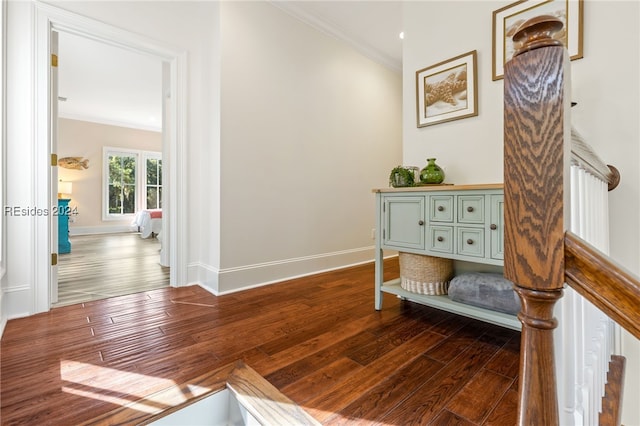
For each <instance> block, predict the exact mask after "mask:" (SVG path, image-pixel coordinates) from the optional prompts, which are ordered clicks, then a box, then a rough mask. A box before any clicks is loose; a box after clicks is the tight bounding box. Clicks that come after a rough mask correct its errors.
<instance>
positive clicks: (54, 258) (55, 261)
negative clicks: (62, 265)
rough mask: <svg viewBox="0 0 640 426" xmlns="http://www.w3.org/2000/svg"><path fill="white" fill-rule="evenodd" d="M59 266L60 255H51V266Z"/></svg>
mask: <svg viewBox="0 0 640 426" xmlns="http://www.w3.org/2000/svg"><path fill="white" fill-rule="evenodd" d="M57 264H58V253H51V266H56V265H57Z"/></svg>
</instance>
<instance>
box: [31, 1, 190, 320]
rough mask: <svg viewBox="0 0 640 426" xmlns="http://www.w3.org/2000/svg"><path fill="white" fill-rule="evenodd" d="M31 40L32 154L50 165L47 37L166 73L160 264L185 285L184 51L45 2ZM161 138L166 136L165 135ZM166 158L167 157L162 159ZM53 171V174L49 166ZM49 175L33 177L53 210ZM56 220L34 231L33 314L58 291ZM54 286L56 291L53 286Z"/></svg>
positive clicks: (53, 143) (54, 184)
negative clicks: (149, 62)
mask: <svg viewBox="0 0 640 426" xmlns="http://www.w3.org/2000/svg"><path fill="white" fill-rule="evenodd" d="M35 14H36V17H35V23H36V25H35V30H36V31H35V38H36V51H35V55H36V58H37V61H36V62H37V64H36V90H35V93H34V97H35V100H36V114H35V117H36V118H35V131H36V145H35V149H36V152H37V153H38V154H37V155H38V158H44V157H45V156H46V157H47V162H48V161H49V157H51V160H52V161H51V163H52V164H55V162H54V161H53V158H54V154H55V153H56V148H57V147H56V140H55V137H53V129H52V126H53V124H52V122H53V121H54V120H51V117H52V112H53V111H52V109H53V107H52V99H51V95H52V84H51V80H50V77H51V74H52V71H51V67H50V61H51V59H50V58H51V53H52V51H51V48H52V46H51V37H52V33H53V32H54V31H58V32H69V33H72V34H76V35H80V36H84V37H87V38H89V39H92V40H95V41H100V42H103V43H106V44H110V45H113V46H119V47H121V48H125V49H128V50H130V51H134V52H138V53H141V54H145V55H150V56H153V57H156V58H158V59H159V60H160V61H162V62H163V64H164V67H163V68H165V69H166V70H168V75H164V76H163V81H165V82H166V85H165V86H163V87H164V88H167V91H166V93H163V95H165V96H168V98H165V102H164V103H163V104H164V105H163V107H167V106H168V108H167V109H168V110H170V111H171V114H170V116H168V117H169V120H167V122H166V123H165V124H166V126H167V128H168V131H167V132H163V134H164V137H163V150H162V152H163V166H164V169H165V173H166V175H165V176H167V179H166V180H167V181H169V182H171V185H170V187H169V188H168V191H167V192H166V193H165V194H163V197H164V202H163V212H166V216H167V219H166V220H163V224H162V234H163V247H164V248H166V253H164V254H163V255H164V259H165V261H166V264H168V265H169V266H170V278H169V283H170V285H171V286H181V285H186V284H187V273H186V261H185V259H186V256H185V253H186V248H185V247H186V223H185V221H184V218H185V217H186V202H185V197H186V181H185V179H184V178H183V176H182V173H181V171H182V170H185V159H186V158H185V141H186V132H185V123H186V103H187V97H186V87H187V85H186V75H187V61H186V52H184V51H181V50H176V49H175V48H173V47H168V46H165V45H162V44H159V43H157V42H155V41H153V40H150V39H148V38H146V37H144V36H140V35H137V34H134V33H131V32H128V31H126V30H122V29H120V28H117V27H114V26H111V25H108V24H105V23H103V22H100V21H96V20H92V19H90V18H86V17H84V16H81V15H77V14H74V13H70V12H68V11H64V10H62V9H59V8H57V7H55V6H52V5H48V4H45V3H36V4H35ZM165 133H166V134H165ZM165 155H166V157H164V156H165ZM52 169H55V168H54V167H52ZM52 175H53V173H46V174H45V173H39V174H38V175H37V176H36V177H35V187H36V192H37V193H38V194H40V195H39V197H40V196H41V197H43V200H44V197H46V198H47V199H46V200H44V202H43V203H42V204H43V205H44V204H49V205H54V204H55V202H56V201H55V198H57V197H56V193H57V191H56V189H54V188H56V187H57V184H58V182H57V179H52ZM56 219H57V218H56V217H53V216H49V220H48V226H47V227H46V229H45V228H40V229H39V230H38V232H36V248H37V249H36V250H35V252H34V260H35V262H34V274H35V275H36V276H38V277H42V279H37V280H36V281H35V283H34V291H35V294H34V295H35V298H34V299H35V300H34V302H35V304H34V311H35V312H45V311H48V310H49V308H50V307H51V303H52V300H53V295H54V294H55V289H57V282H56V279H57V274H58V270H57V268H58V266H57V261H56V256H54V255H52V253H53V254H57V241H56V244H55V245H54V244H53V243H52V240H53V239H54V238H53V237H52V235H53V234H54V231H57V223H55V220H56ZM54 286H55V287H54Z"/></svg>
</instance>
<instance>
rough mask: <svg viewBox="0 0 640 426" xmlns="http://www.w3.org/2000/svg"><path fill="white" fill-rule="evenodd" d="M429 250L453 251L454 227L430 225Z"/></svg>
mask: <svg viewBox="0 0 640 426" xmlns="http://www.w3.org/2000/svg"><path fill="white" fill-rule="evenodd" d="M427 245H428V247H427V249H428V250H431V251H438V252H441V253H453V228H452V227H451V226H430V227H429V240H428V243H427Z"/></svg>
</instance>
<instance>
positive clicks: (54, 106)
mask: <svg viewBox="0 0 640 426" xmlns="http://www.w3.org/2000/svg"><path fill="white" fill-rule="evenodd" d="M50 43H51V44H50V46H49V50H50V53H51V55H50V56H51V74H50V75H51V94H50V102H51V105H50V111H51V116H50V118H49V119H50V123H51V124H50V126H51V138H50V139H51V141H50V153H51V154H52V155H51V179H50V182H51V188H50V190H51V209H50V213H53V212H55V209H54V208H57V206H58V164H57V158H56V155H54V154H57V152H58V32H57V31H53V30H51V37H50ZM56 213H57V212H56ZM49 221H50V226H49V229H51V238H50V241H51V253H54V255H52V257H55V258H56V259H57V257H58V255H59V254H58V215H57V214H49ZM49 283H50V286H51V289H50V295H51V304H53V303H56V302H57V301H58V262H57V261H52V262H51V272H50V276H49Z"/></svg>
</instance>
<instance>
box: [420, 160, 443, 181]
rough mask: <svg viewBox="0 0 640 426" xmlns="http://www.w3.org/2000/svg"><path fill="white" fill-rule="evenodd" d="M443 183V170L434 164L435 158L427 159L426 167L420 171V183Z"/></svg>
mask: <svg viewBox="0 0 640 426" xmlns="http://www.w3.org/2000/svg"><path fill="white" fill-rule="evenodd" d="M443 181H444V170H442V169H441V168H440V166H438V165H437V164H436V159H435V158H427V165H426V166H425V167H424V169H422V171H420V182H422V183H431V184H434V183H442V182H443Z"/></svg>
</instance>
